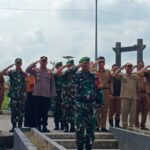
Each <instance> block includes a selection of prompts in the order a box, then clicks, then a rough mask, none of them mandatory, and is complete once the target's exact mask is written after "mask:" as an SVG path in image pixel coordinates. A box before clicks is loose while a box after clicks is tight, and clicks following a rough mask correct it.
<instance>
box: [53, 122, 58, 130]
mask: <svg viewBox="0 0 150 150" xmlns="http://www.w3.org/2000/svg"><path fill="white" fill-rule="evenodd" d="M54 130H59V122H55V128H54Z"/></svg>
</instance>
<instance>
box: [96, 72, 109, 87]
mask: <svg viewBox="0 0 150 150" xmlns="http://www.w3.org/2000/svg"><path fill="white" fill-rule="evenodd" d="M96 74H97V76H98V78H100V80H101V85H99V86H101V87H102V89H110V81H111V72H110V71H109V70H107V69H104V70H103V71H98V72H97V73H96Z"/></svg>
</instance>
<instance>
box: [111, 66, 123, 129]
mask: <svg viewBox="0 0 150 150" xmlns="http://www.w3.org/2000/svg"><path fill="white" fill-rule="evenodd" d="M118 68H119V66H118V65H117V64H114V65H112V74H113V73H114V72H115V71H116V70H117V69H118ZM120 91H121V81H120V80H119V79H117V78H112V80H111V88H110V92H111V95H110V107H109V125H110V126H111V127H112V126H114V122H113V116H114V115H115V127H120V125H119V123H120V113H121V99H120Z"/></svg>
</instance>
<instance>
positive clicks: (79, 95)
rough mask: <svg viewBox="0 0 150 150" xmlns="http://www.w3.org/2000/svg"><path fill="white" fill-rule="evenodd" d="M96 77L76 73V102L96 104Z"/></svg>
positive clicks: (86, 73) (91, 74) (89, 74)
mask: <svg viewBox="0 0 150 150" xmlns="http://www.w3.org/2000/svg"><path fill="white" fill-rule="evenodd" d="M96 90H97V89H96V76H95V75H94V74H93V73H91V72H82V71H81V72H78V74H77V78H76V102H77V104H79V103H88V104H95V103H96Z"/></svg>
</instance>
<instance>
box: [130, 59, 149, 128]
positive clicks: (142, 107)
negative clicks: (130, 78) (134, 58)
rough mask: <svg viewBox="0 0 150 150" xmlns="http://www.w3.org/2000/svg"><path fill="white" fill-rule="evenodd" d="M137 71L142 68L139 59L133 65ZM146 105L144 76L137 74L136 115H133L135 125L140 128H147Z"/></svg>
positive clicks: (142, 65) (141, 62) (142, 63)
mask: <svg viewBox="0 0 150 150" xmlns="http://www.w3.org/2000/svg"><path fill="white" fill-rule="evenodd" d="M136 67H137V71H138V72H139V71H140V70H141V69H143V68H144V62H143V61H140V62H139V63H138V64H137V65H136V66H134V67H133V69H134V68H136ZM146 107H147V99H146V78H145V77H144V76H143V75H142V76H141V75H140V74H139V75H138V98H137V103H136V117H135V127H136V128H139V127H140V129H142V130H148V129H147V128H146V126H145V123H146V118H147V113H148V111H147V110H146ZM140 112H141V123H139V114H140Z"/></svg>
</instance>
